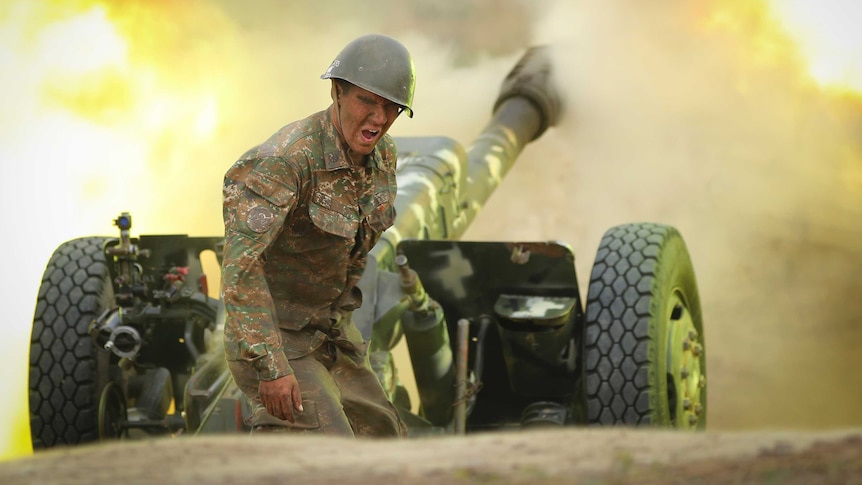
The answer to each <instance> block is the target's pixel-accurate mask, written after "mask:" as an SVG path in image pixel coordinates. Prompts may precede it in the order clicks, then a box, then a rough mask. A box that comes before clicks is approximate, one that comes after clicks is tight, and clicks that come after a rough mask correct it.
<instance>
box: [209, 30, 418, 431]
mask: <svg viewBox="0 0 862 485" xmlns="http://www.w3.org/2000/svg"><path fill="white" fill-rule="evenodd" d="M321 78H322V79H330V80H331V90H330V94H331V97H332V104H331V105H330V106H329V108H327V109H326V110H324V111H321V112H319V113H315V114H313V115H311V116H309V117H307V118H305V119H303V120H299V121H296V122H293V123H290V124H288V125H286V126H285V127H283V128H282V129H280V130H279V131H278V132H276V133H275V134H274V135H273V136H272V137H270V138H269V139H268V140H267V141H266V142H264V143H263V144H261V145H259V146H257V147H255V148H252V149H251V150H249V151H248V152H246V153H245V154H244V155H243V156H242V157H241V158H240V159H239V160H238V161H237V162H236V163H235V164H234V165H233V166H232V167H231V168H230V170H228V172H227V174H226V175H225V181H224V222H225V248H224V260H223V265H222V269H223V278H222V282H223V288H224V303H225V309H226V312H227V321H226V324H225V332H224V333H225V338H224V339H225V354H226V358H227V361H228V366H229V368H230V370H231V373H232V374H233V377H234V380H235V381H236V383H237V385H238V386H239V387H240V389H242V391H243V392H244V393H245V395H246V396H248V398H249V400H250V401H251V404H252V408H253V416H252V432H253V433H254V432H256V431H282V430H286V431H314V432H321V433H328V434H338V435H347V436H401V435H402V434H403V432H404V426H403V424H402V422H401V420H400V419H399V417H398V414H397V412H396V410H395V408H394V406H393V405H392V404H391V403H390V402H389V401H388V400H387V399H386V396H385V394H384V392H383V389H382V387H381V385H380V382H379V381H378V380H377V376H376V375H375V374H374V372H373V371H372V370H371V366H370V365H369V361H368V355H367V352H366V350H367V342H364V341H363V338H362V336H361V334H360V333H359V331H358V329H357V328H356V326H355V325H354V323H353V321H352V318H351V317H352V310H354V309H356V308H358V307H359V306H360V305H361V304H362V294H361V292H360V291H359V288H357V287H356V283H357V282H358V281H359V278H360V277H361V276H362V272H363V269H364V268H365V263H366V260H367V255H368V252H369V251H370V250H371V248H372V247H373V246H374V244H375V243H376V242H377V240H378V239H379V237H380V234H381V233H382V232H383V231H384V230H386V229H387V228H388V227H390V226H391V225H392V223H393V222H394V219H395V207H394V205H393V203H394V201H395V193H396V185H395V161H396V149H395V143H394V142H393V141H392V138H391V137H390V136H389V135H387V134H386V132H387V130H388V129H389V127H390V126H392V123H393V122H394V121H395V119H396V118H397V117H398V116H399V115H400V114H401V113H402V112H403V111H406V112H407V116H409V117H411V118H412V117H413V110H412V108H411V105H412V102H413V90H414V86H415V71H414V67H413V61H412V58H411V57H410V54H409V52H408V51H407V49H405V47H404V46H403V45H402V44H401V43H400V42H398V41H397V40H395V39H393V38H391V37H387V36H384V35H376V34H372V35H366V36H362V37H360V38H358V39H356V40H354V41H353V42H351V43H350V44H348V45H347V46H346V47H345V48H344V49H343V50H342V51H341V53H340V54H339V55H338V57H336V58H335V60H334V61H332V64H331V65H330V66H329V69H327V70H326V72H325V73H324V74H323V75H322V76H321Z"/></svg>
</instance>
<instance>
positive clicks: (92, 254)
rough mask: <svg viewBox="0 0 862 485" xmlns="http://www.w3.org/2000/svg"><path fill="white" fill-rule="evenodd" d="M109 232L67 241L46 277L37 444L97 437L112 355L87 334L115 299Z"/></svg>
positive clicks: (34, 396)
mask: <svg viewBox="0 0 862 485" xmlns="http://www.w3.org/2000/svg"><path fill="white" fill-rule="evenodd" d="M106 241H107V238H101V237H87V238H80V239H74V240H71V241H68V242H65V243H63V244H62V245H60V247H59V248H57V250H56V251H54V254H53V255H52V256H51V259H50V260H49V261H48V266H47V268H46V269H45V273H44V275H43V276H42V284H41V286H40V287H39V295H38V298H37V300H36V312H35V315H34V318H33V332H32V335H31V337H30V378H29V381H30V382H29V388H30V430H31V434H32V439H33V446H34V448H45V447H51V446H55V445H61V444H75V443H84V442H88V441H94V440H96V439H98V438H99V400H100V397H101V394H102V388H104V387H105V385H106V384H107V382H108V375H107V374H108V357H109V356H108V353H107V352H99V351H98V350H97V349H96V347H95V345H94V344H93V340H92V338H91V337H90V335H89V334H88V327H89V325H90V322H92V321H93V320H94V319H96V318H98V317H99V315H100V314H101V313H102V312H103V311H104V310H105V309H108V308H110V307H111V306H112V305H113V302H114V291H113V287H112V285H111V281H110V276H109V271H108V265H107V260H106V258H105V254H104V251H103V246H104V244H105V242H106Z"/></svg>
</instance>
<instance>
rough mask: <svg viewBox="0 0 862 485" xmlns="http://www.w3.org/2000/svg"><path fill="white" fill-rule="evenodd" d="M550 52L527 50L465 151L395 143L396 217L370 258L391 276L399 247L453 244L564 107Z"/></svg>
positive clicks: (437, 143)
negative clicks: (418, 242) (410, 242)
mask: <svg viewBox="0 0 862 485" xmlns="http://www.w3.org/2000/svg"><path fill="white" fill-rule="evenodd" d="M552 74H553V72H552V66H551V56H550V48H549V47H547V46H539V47H533V48H531V49H529V50H528V51H527V52H526V53H525V54H524V55H523V56H522V57H521V59H520V60H519V61H518V63H517V64H516V65H515V67H514V68H513V69H512V70H511V71H510V72H509V74H508V75H507V76H506V78H505V79H504V80H503V83H502V86H501V89H500V93H499V95H498V96H497V99H496V101H495V103H494V108H493V112H492V113H493V115H492V118H491V120H490V122H489V123H488V124H487V125H486V126H485V128H484V129H483V130H482V132H481V133H480V135H479V136H478V138H477V139H476V140H475V141H474V142H473V143H472V144H471V145H470V147H469V148H468V149H467V150H465V149H464V148H463V147H462V146H461V145H460V144H458V143H457V142H456V141H455V140H453V139H451V138H447V137H416V138H397V139H396V143H397V145H398V159H399V161H398V172H397V180H398V196H397V197H396V199H395V208H396V211H397V213H398V216H397V219H396V221H395V225H394V226H393V227H391V228H390V229H389V230H387V231H386V233H384V234H383V236H382V238H381V241H380V243H378V245H377V246H376V247H375V248H374V250H373V251H372V253H371V257H373V258H374V259H375V260H376V262H377V265H378V267H380V268H381V269H386V270H388V271H397V268H396V267H395V264H394V257H395V254H394V253H395V248H396V247H397V245H398V242H399V241H401V240H402V239H450V240H451V239H458V238H459V237H461V235H462V234H463V233H464V231H466V230H467V228H468V227H469V225H470V223H472V222H473V220H474V219H475V217H476V215H477V214H478V212H479V211H480V210H481V209H482V206H483V205H484V204H485V202H486V201H487V200H488V198H489V197H490V196H491V194H492V193H493V192H494V190H495V189H496V188H497V187H498V186H499V185H500V183H501V182H502V180H503V177H505V176H506V174H507V173H508V172H509V169H510V168H511V167H512V166H513V165H514V163H515V161H516V159H517V157H518V155H519V154H520V153H521V151H522V150H523V149H524V147H525V146H526V145H527V143H529V142H531V141H533V140H535V139H537V138H538V137H539V136H541V135H542V133H544V132H545V130H546V129H547V128H548V127H550V126H554V125H555V124H556V123H557V122H558V120H559V118H560V116H561V114H562V103H561V100H560V96H559V93H558V91H557V89H556V86H555V85H554V80H553V76H552Z"/></svg>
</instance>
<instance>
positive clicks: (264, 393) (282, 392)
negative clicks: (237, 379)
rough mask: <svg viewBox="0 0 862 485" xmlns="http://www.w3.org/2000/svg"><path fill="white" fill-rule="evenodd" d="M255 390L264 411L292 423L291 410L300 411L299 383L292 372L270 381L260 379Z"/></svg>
mask: <svg viewBox="0 0 862 485" xmlns="http://www.w3.org/2000/svg"><path fill="white" fill-rule="evenodd" d="M257 390H258V393H260V400H261V402H262V403H263V406H264V407H265V408H266V412H268V413H269V414H271V415H273V416H275V417H276V418H278V419H286V420H287V421H289V422H291V423H292V422H293V410H294V409H296V410H297V411H299V412H302V396H301V395H300V394H299V383H298V382H297V381H296V377H295V376H294V375H293V374H290V375H287V376H284V377H279V378H278V379H275V380H272V381H260V384H258V386H257Z"/></svg>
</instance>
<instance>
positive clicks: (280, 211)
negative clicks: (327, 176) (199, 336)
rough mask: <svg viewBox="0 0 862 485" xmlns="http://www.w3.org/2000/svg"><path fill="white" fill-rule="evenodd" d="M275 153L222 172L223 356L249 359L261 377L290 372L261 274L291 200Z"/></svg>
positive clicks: (290, 190)
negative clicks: (267, 253)
mask: <svg viewBox="0 0 862 485" xmlns="http://www.w3.org/2000/svg"><path fill="white" fill-rule="evenodd" d="M283 167H284V163H283V161H282V160H281V159H278V158H269V159H264V160H260V161H257V163H256V164H254V166H253V167H250V166H249V164H243V163H241V162H239V163H238V164H237V165H235V166H234V168H232V169H231V170H230V171H228V174H227V175H226V176H225V183H224V219H225V247H224V257H223V260H222V288H223V292H224V305H225V311H226V314H227V318H226V322H225V331H224V340H225V355H226V358H227V359H228V360H245V361H249V362H251V363H252V365H253V366H254V368H255V370H256V371H257V373H258V376H259V378H260V379H261V380H273V379H277V378H279V377H282V376H285V375H288V374H292V373H293V370H292V369H291V368H290V365H289V364H288V361H287V357H286V356H285V354H284V352H283V349H282V343H281V335H280V332H279V330H278V326H277V325H276V312H275V306H274V304H273V301H272V297H271V295H270V292H269V286H268V284H267V281H266V278H265V275H264V261H265V254H266V251H267V250H268V249H269V247H270V246H271V245H272V244H273V242H274V241H275V240H276V239H277V238H278V236H279V234H280V233H281V231H282V229H283V227H284V221H285V219H286V217H287V215H288V214H289V213H290V211H291V210H292V208H293V207H294V205H295V202H294V200H295V194H296V189H295V187H296V185H295V181H294V180H292V179H291V177H285V176H284V175H283V174H281V173H279V171H284V168H283Z"/></svg>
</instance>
